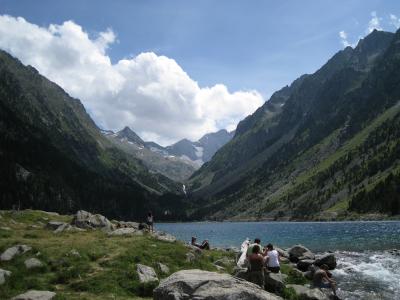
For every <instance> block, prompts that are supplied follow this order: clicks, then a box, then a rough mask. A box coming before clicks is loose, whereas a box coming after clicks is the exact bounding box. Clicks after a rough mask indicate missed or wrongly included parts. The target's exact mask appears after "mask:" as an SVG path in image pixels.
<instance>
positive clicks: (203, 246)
mask: <svg viewBox="0 0 400 300" xmlns="http://www.w3.org/2000/svg"><path fill="white" fill-rule="evenodd" d="M196 240H197V238H196V237H195V236H192V242H191V244H192V246H195V247H197V248H200V249H203V250H210V243H209V242H208V240H204V241H203V242H202V243H201V244H198V243H196Z"/></svg>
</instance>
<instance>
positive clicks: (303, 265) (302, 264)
mask: <svg viewBox="0 0 400 300" xmlns="http://www.w3.org/2000/svg"><path fill="white" fill-rule="evenodd" d="M314 263H315V260H313V259H304V260H299V262H298V263H297V265H296V266H297V269H299V270H300V271H303V272H305V271H307V270H308V267H309V266H311V265H313V264H314Z"/></svg>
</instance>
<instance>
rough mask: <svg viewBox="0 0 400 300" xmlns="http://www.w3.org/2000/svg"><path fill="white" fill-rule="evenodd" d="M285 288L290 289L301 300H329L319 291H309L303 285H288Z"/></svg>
mask: <svg viewBox="0 0 400 300" xmlns="http://www.w3.org/2000/svg"><path fill="white" fill-rule="evenodd" d="M286 287H287V288H292V289H294V291H295V292H296V295H297V296H298V297H299V298H300V299H302V300H329V297H328V296H327V295H325V294H324V293H323V292H322V291H321V290H320V289H310V288H308V287H306V286H304V285H298V284H288V285H287V286H286Z"/></svg>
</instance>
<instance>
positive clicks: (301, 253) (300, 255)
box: [288, 245, 315, 262]
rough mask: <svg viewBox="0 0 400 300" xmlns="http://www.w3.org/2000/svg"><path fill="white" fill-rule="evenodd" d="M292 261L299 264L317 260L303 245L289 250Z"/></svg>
mask: <svg viewBox="0 0 400 300" xmlns="http://www.w3.org/2000/svg"><path fill="white" fill-rule="evenodd" d="M288 253H289V258H290V261H293V262H298V261H299V260H304V259H315V255H314V254H313V253H312V252H311V251H310V250H309V249H307V248H306V247H304V246H303V245H295V246H293V247H292V248H290V249H289V250H288Z"/></svg>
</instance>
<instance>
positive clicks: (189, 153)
mask: <svg viewBox="0 0 400 300" xmlns="http://www.w3.org/2000/svg"><path fill="white" fill-rule="evenodd" d="M103 134H104V135H105V136H106V137H107V138H108V139H109V140H110V141H111V142H112V143H113V144H114V145H115V146H117V147H118V148H120V149H121V150H123V151H124V152H126V153H127V154H129V155H133V156H134V157H136V158H137V159H139V160H141V161H142V162H143V163H144V165H146V167H147V168H148V169H149V170H150V171H151V172H153V173H160V174H163V175H164V176H166V177H168V178H170V179H172V180H175V181H178V182H183V181H185V180H186V179H188V178H189V177H190V176H191V175H192V174H193V173H194V171H195V170H197V169H198V168H200V166H201V165H202V164H203V163H204V162H207V161H209V160H210V159H211V157H212V156H213V155H214V154H215V152H216V151H217V150H218V149H219V148H221V147H222V146H223V145H225V144H226V143H227V142H228V141H229V140H231V139H232V137H233V133H229V132H227V131H226V130H225V129H223V130H219V131H218V132H215V133H208V134H206V135H204V136H203V137H202V138H201V139H200V140H198V141H196V142H192V141H189V140H187V139H183V140H180V141H178V142H177V143H175V144H173V145H171V146H167V147H163V146H160V145H158V144H157V143H155V142H145V141H143V140H142V139H141V138H140V137H139V136H138V135H137V134H136V133H135V132H134V131H133V130H132V129H130V128H129V127H125V128H124V129H122V130H121V131H118V132H116V133H114V132H113V131H109V130H103Z"/></svg>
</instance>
